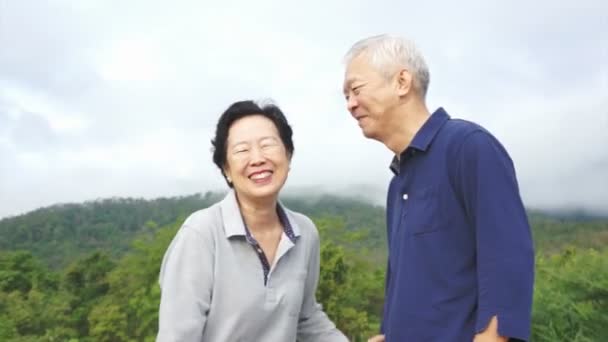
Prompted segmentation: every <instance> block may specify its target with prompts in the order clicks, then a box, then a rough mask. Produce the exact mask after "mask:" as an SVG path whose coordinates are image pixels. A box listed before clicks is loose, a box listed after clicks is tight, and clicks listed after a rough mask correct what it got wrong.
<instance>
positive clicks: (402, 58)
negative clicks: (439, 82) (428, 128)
mask: <svg viewBox="0 0 608 342" xmlns="http://www.w3.org/2000/svg"><path fill="white" fill-rule="evenodd" d="M363 53H365V54H366V55H367V56H368V58H369V61H370V64H371V65H372V66H373V67H374V68H376V69H377V70H378V71H379V72H380V73H382V74H383V75H384V76H386V78H390V77H392V76H393V75H394V73H395V72H397V70H398V69H400V68H406V69H408V70H409V71H410V72H411V73H412V74H413V75H414V88H416V89H417V90H418V91H419V93H420V95H421V96H422V98H423V99H424V98H425V97H426V92H427V90H428V88H429V82H430V73H429V68H428V66H427V65H426V62H425V61H424V57H422V53H420V51H419V50H418V48H417V47H416V45H415V44H414V42H412V41H410V40H407V39H405V38H401V37H395V36H390V35H387V34H383V35H378V36H372V37H368V38H365V39H362V40H360V41H358V42H356V43H355V44H354V45H353V46H352V47H351V48H350V50H349V51H348V52H347V53H346V56H345V57H344V61H345V63H346V64H347V65H348V64H350V62H352V60H353V59H355V58H357V57H358V56H360V55H361V54H363Z"/></svg>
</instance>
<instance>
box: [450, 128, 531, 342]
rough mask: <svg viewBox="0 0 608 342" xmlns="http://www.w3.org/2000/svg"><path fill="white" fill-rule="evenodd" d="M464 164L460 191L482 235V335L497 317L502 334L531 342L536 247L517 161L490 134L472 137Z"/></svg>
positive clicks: (479, 236)
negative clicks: (516, 165) (524, 200)
mask: <svg viewBox="0 0 608 342" xmlns="http://www.w3.org/2000/svg"><path fill="white" fill-rule="evenodd" d="M458 161H459V163H458V166H457V172H458V180H459V181H458V182H457V184H458V185H457V187H460V189H459V190H460V193H461V194H462V197H463V203H462V204H463V206H464V209H465V211H466V214H467V217H468V220H469V222H470V223H471V224H472V225H473V229H474V231H475V237H476V248H477V253H476V254H477V259H476V262H477V276H478V313H477V317H476V325H475V329H476V332H481V331H483V330H484V329H485V328H486V327H487V326H488V324H489V322H490V319H491V318H492V316H497V318H498V332H499V334H500V335H501V336H505V337H510V338H517V339H522V340H528V339H529V336H530V324H531V310H532V294H533V284H534V248H533V243H532V237H531V232H530V227H529V223H528V218H527V215H526V211H525V209H524V205H523V203H522V200H521V197H520V194H519V189H518V184H517V179H516V176H515V170H514V167H513V162H512V161H511V158H510V157H509V155H508V154H507V152H506V151H505V149H504V148H503V146H502V145H501V144H500V143H499V142H498V141H497V140H496V139H495V138H494V137H493V136H491V135H490V134H489V133H487V132H485V131H477V132H474V133H471V134H469V135H468V136H467V137H466V139H465V140H464V142H463V145H462V147H461V149H460V153H459V155H458ZM457 190H458V189H457Z"/></svg>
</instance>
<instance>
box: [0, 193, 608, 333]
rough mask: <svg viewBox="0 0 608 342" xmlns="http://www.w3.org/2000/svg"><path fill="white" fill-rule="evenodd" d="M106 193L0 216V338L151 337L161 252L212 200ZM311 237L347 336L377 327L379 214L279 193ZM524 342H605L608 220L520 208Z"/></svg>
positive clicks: (349, 203)
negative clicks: (526, 318)
mask: <svg viewBox="0 0 608 342" xmlns="http://www.w3.org/2000/svg"><path fill="white" fill-rule="evenodd" d="M221 196H222V195H221V194H215V193H206V194H204V195H192V196H185V197H176V198H164V199H156V200H141V199H108V200H101V201H95V202H89V203H84V204H69V205H58V206H53V207H50V208H43V209H38V210H36V211H33V212H31V213H28V214H26V215H21V216H17V217H12V218H7V219H4V220H1V221H0V341H152V340H154V336H155V332H156V329H157V318H158V316H157V310H158V303H159V288H158V284H157V278H158V269H159V265H160V261H161V258H162V255H163V253H164V251H165V249H166V247H167V245H168V243H169V241H170V240H171V239H172V237H173V235H174V234H175V232H176V230H177V229H178V228H179V226H180V224H181V222H182V221H183V219H184V218H185V217H186V216H187V215H188V214H189V213H191V212H193V211H195V210H197V209H200V208H204V207H206V206H208V205H210V204H211V203H214V202H216V201H217V200H219V199H220V198H221ZM283 202H284V203H285V205H287V206H288V207H290V208H292V209H294V210H297V211H300V212H303V213H305V214H307V215H309V216H310V217H311V218H313V220H314V221H315V222H316V223H317V226H318V228H319V230H320V233H321V238H322V249H321V258H322V265H321V279H320V285H319V289H318V292H317V296H318V299H319V300H320V301H321V302H322V304H323V305H324V307H325V309H326V311H327V312H328V314H329V315H330V316H331V317H332V319H333V320H334V321H335V322H336V323H337V324H338V326H339V327H340V328H341V329H342V330H343V331H345V332H346V333H347V334H348V336H350V337H351V338H352V340H354V341H364V340H366V338H367V337H369V336H370V335H372V334H374V333H375V332H376V331H377V330H378V327H379V322H380V318H381V308H382V299H383V287H384V286H383V285H384V284H383V281H384V267H385V259H384V258H385V255H386V250H385V229H384V210H383V208H381V207H377V206H373V205H370V204H368V203H366V202H364V201H361V200H357V199H352V198H344V197H338V196H330V195H327V196H319V197H316V198H314V199H312V198H308V197H289V198H283ZM529 216H530V220H531V223H532V226H533V234H534V239H535V245H536V247H537V269H536V288H535V305H534V320H533V334H534V339H533V341H605V340H606V341H608V324H606V323H607V322H608V310H607V309H606V308H608V272H606V270H608V248H606V246H607V245H608V219H605V218H593V219H584V220H581V219H580V218H568V217H560V216H554V215H552V216H549V215H546V214H543V213H539V212H531V213H530V215H529Z"/></svg>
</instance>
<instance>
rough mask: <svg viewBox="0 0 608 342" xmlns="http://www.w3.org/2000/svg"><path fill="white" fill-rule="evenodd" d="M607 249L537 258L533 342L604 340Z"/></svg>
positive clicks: (607, 296)
mask: <svg viewBox="0 0 608 342" xmlns="http://www.w3.org/2000/svg"><path fill="white" fill-rule="evenodd" d="M607 271H608V249H604V250H603V251H601V252H598V251H596V250H592V249H590V250H576V249H574V248H569V249H567V250H565V251H564V252H562V253H560V254H557V255H553V256H551V257H538V258H537V262H536V278H537V279H536V286H535V291H534V296H535V303H534V310H533V316H534V320H533V321H534V326H533V337H534V338H533V340H534V341H580V342H583V341H585V342H586V341H608V324H607V323H608V272H607Z"/></svg>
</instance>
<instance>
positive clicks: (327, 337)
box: [297, 229, 348, 342]
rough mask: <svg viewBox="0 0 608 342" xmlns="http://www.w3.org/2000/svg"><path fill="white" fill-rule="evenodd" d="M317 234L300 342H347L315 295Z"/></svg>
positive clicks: (310, 265) (314, 240)
mask: <svg viewBox="0 0 608 342" xmlns="http://www.w3.org/2000/svg"><path fill="white" fill-rule="evenodd" d="M314 232H315V234H314V237H313V241H312V250H311V253H310V259H309V261H308V275H307V277H306V284H305V287H304V299H303V301H302V309H301V310H300V317H299V321H298V338H297V340H298V341H299V342H313V341H314V342H347V341H348V339H347V338H346V336H344V334H342V332H340V330H338V329H337V328H336V326H335V324H334V323H333V322H332V321H331V320H330V319H329V317H327V315H326V314H325V312H323V310H322V308H321V304H319V303H318V302H317V299H316V296H315V293H316V291H317V285H318V282H319V268H320V262H319V260H320V246H319V235H318V233H317V231H316V229H315V230H314Z"/></svg>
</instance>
